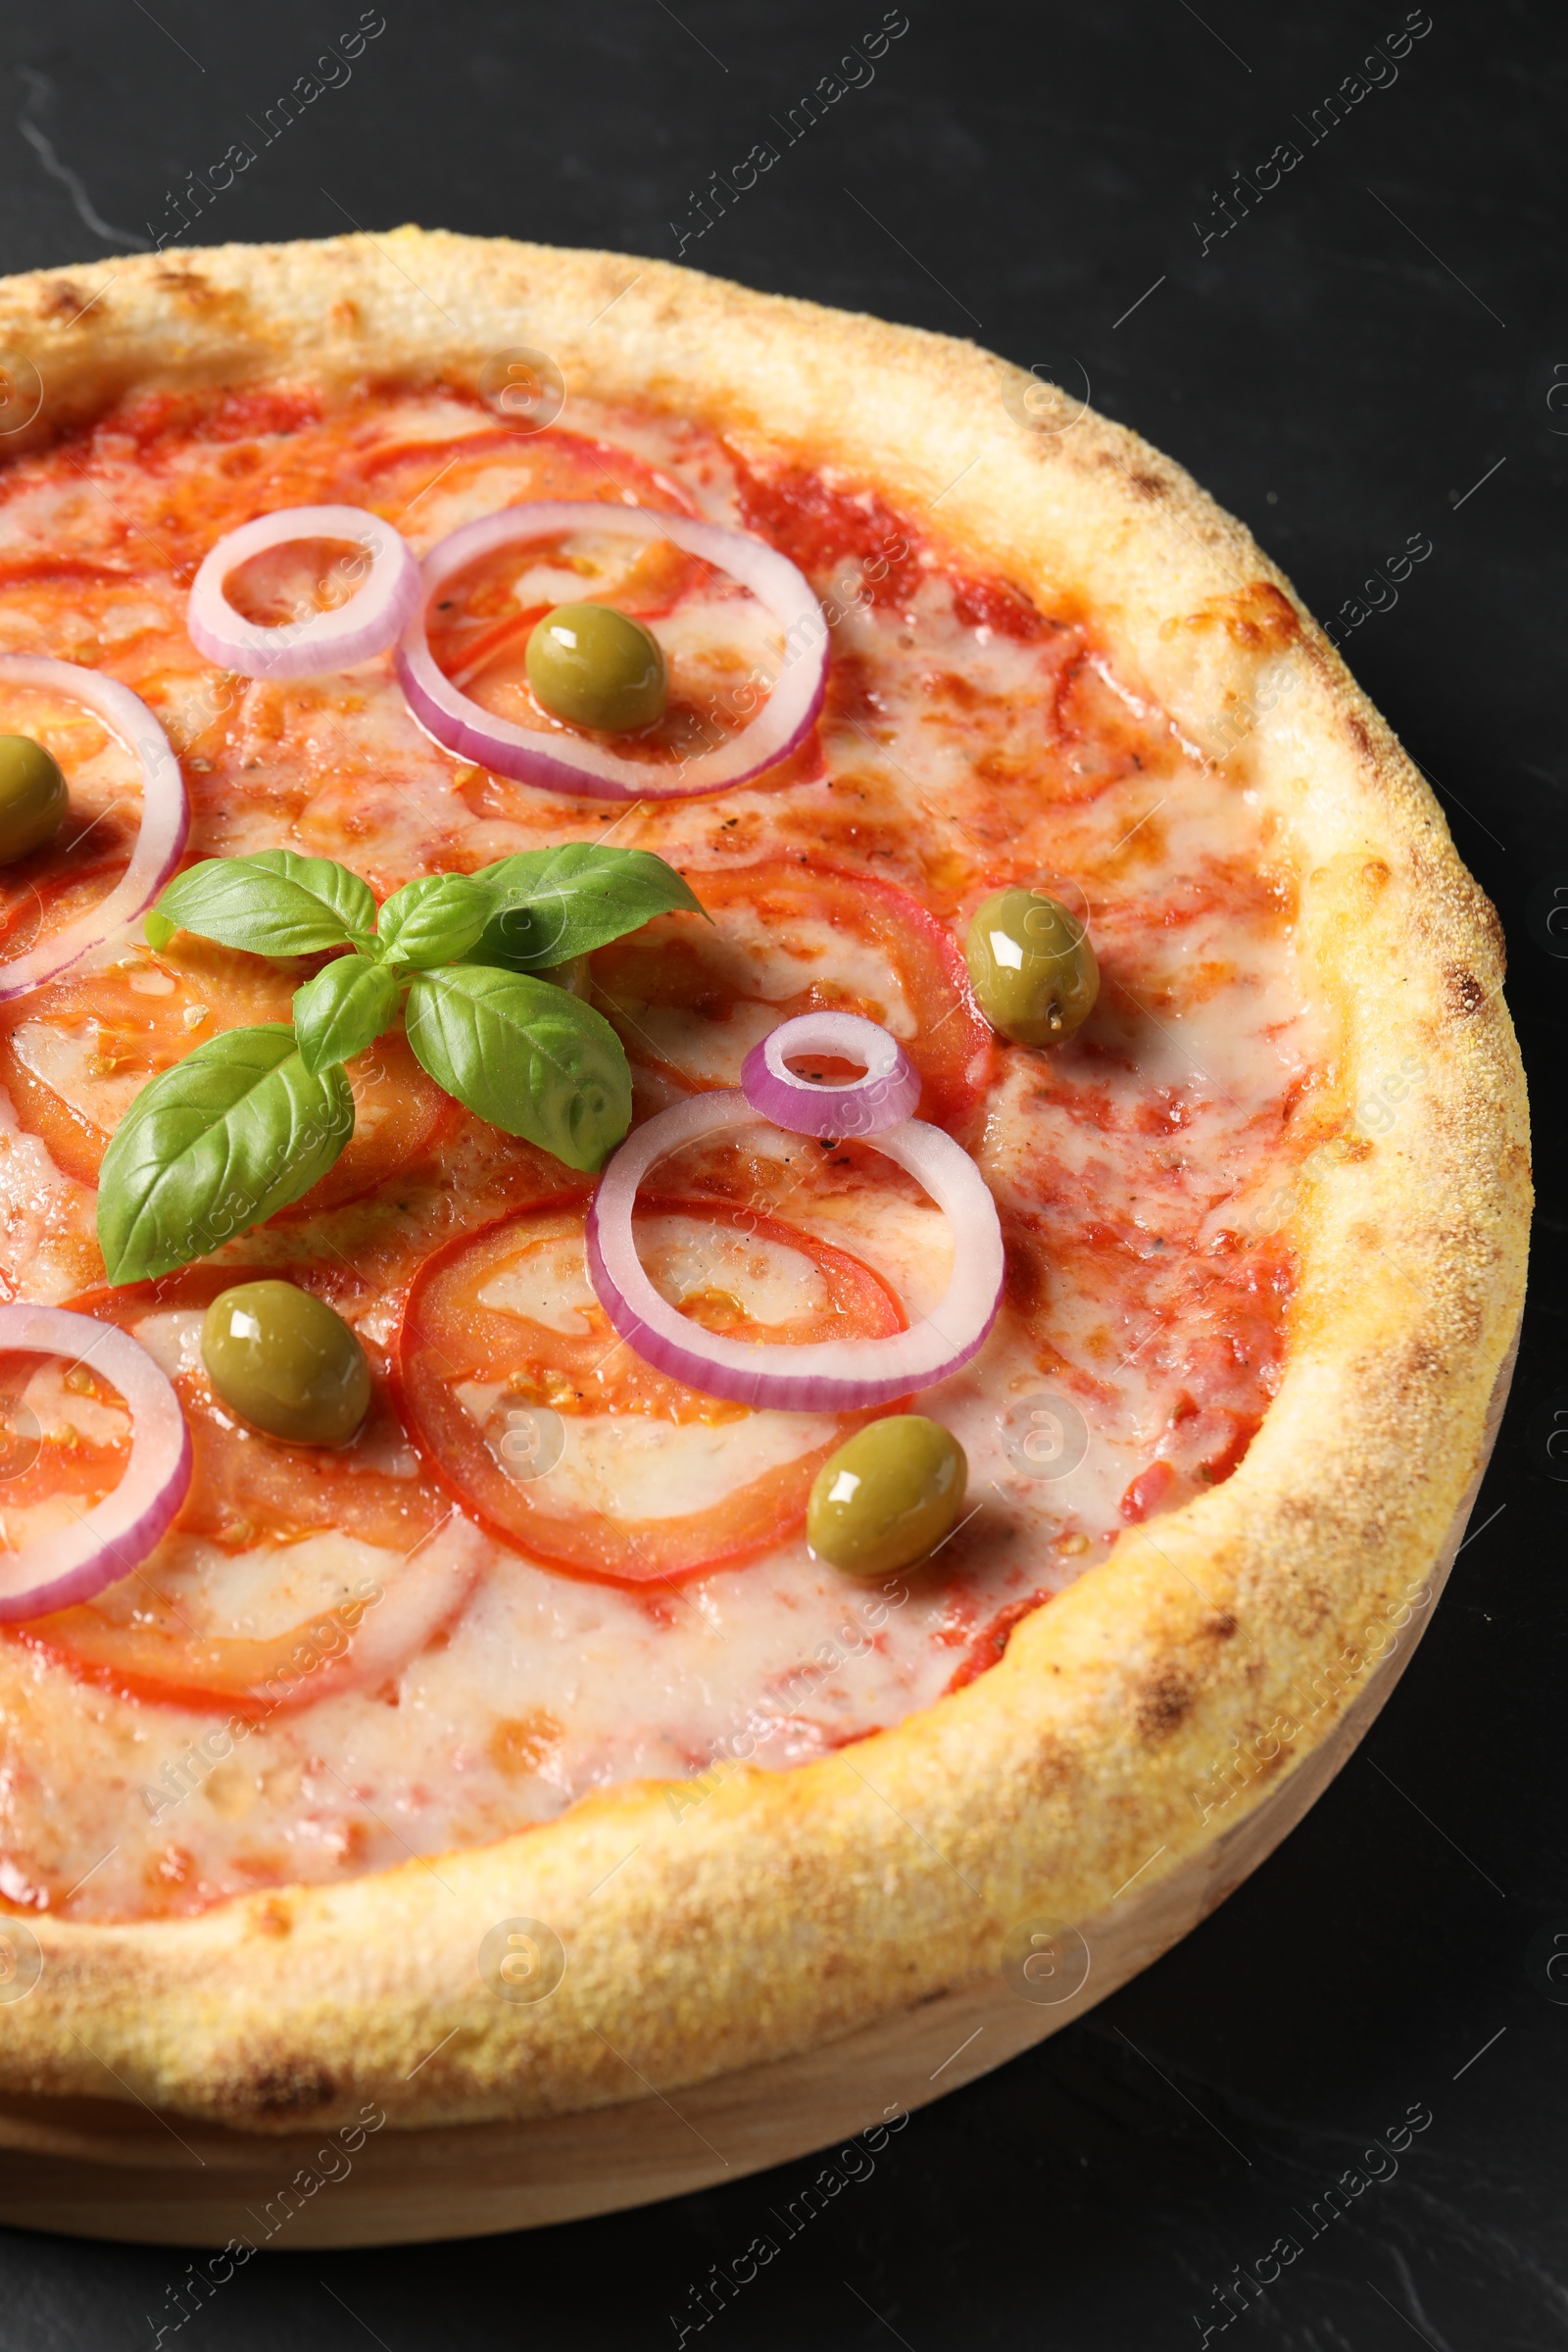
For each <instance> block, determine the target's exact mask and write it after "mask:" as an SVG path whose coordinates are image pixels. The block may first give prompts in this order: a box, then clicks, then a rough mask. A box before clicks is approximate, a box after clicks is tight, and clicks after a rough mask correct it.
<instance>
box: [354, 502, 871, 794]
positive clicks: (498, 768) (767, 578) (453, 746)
mask: <svg viewBox="0 0 1568 2352" xmlns="http://www.w3.org/2000/svg"><path fill="white" fill-rule="evenodd" d="M577 530H602V531H617V530H618V531H624V532H625V533H626V535H627V536H628V537H629V538H633V539H643V540H653V539H667V540H668V541H669V542H670V544H671V545H672V546H674V547H678V548H681V549H683V550H684V551H685V553H686V554H688V555H693V556H701V557H702V558H703V560H704V562H705V563H709V564H714V565H716V566H717V568H718V569H719V570H720V571H727V572H728V573H729V574H730V576H731V578H733V579H737V580H739V581H740V583H741V585H742V586H743V587H745V588H749V589H750V590H751V592H752V594H753V595H754V596H755V597H756V598H757V600H758V602H759V604H760V605H762V606H763V607H764V608H765V609H766V611H767V612H768V613H771V614H772V616H773V618H774V619H775V620H776V621H777V622H778V623H779V625H780V627H781V628H782V629H783V631H784V664H783V667H782V668H781V670H780V672H779V675H778V677H777V679H776V681H775V682H774V685H773V688H772V691H771V693H770V694H769V695H768V698H767V701H766V702H765V703H764V704H763V706H762V709H761V711H760V712H759V713H758V714H757V716H756V717H755V718H752V719H749V720H748V722H747V724H746V725H745V726H744V727H742V728H741V729H740V731H739V733H738V734H735V735H733V736H731V737H730V739H729V741H728V742H727V743H722V744H719V745H718V746H716V747H715V749H713V750H712V751H710V752H705V753H703V754H702V755H701V756H700V757H699V758H698V759H696V760H690V761H686V762H683V763H682V765H681V768H680V769H679V770H678V771H676V772H678V773H679V775H680V778H681V780H680V782H679V783H676V784H662V783H661V782H660V780H659V779H660V776H661V774H662V773H663V772H665V771H662V770H661V769H660V768H658V767H656V766H654V765H652V764H643V763H640V762H639V761H637V760H623V759H621V758H620V757H619V755H618V754H616V753H614V752H609V751H606V750H605V749H604V748H603V746H602V745H600V744H597V743H593V742H590V741H588V740H587V739H586V738H579V737H572V736H569V735H562V734H559V733H556V732H554V731H547V730H546V729H545V728H544V727H525V726H520V725H518V724H517V723H516V722H515V720H513V719H507V718H496V717H494V716H493V715H492V714H491V712H489V711H486V710H485V709H484V708H483V707H482V705H480V704H478V703H476V702H473V701H472V700H470V698H469V697H468V696H467V695H466V694H463V693H460V691H459V690H458V688H457V687H456V686H454V685H453V683H452V681H451V679H450V678H448V677H447V676H446V675H445V674H444V672H443V671H442V670H441V669H440V668H438V666H437V664H436V661H435V657H434V655H433V654H432V653H431V651H430V644H429V639H428V637H427V636H426V634H425V625H424V615H425V612H426V611H427V609H428V607H429V602H430V599H431V597H432V596H434V594H435V593H436V591H437V589H439V588H441V587H442V586H444V585H445V583H446V582H447V581H448V580H449V579H450V578H451V577H452V575H453V573H454V572H457V571H461V570H462V569H463V568H464V566H465V565H466V564H471V563H473V562H475V561H476V559H477V558H478V557H480V556H486V555H492V554H494V552H495V551H496V549H497V548H501V547H508V546H510V545H511V544H512V543H513V542H514V541H515V540H519V539H542V538H544V537H546V536H547V535H548V534H551V533H554V532H559V531H577ZM827 656H828V627H827V621H826V619H825V618H824V617H823V613H822V608H821V606H820V605H819V604H818V603H817V600H816V597H815V596H814V594H813V593H812V590H811V586H810V583H809V581H808V579H807V578H806V575H805V573H804V572H802V571H800V570H798V569H797V567H796V566H795V564H792V563H791V562H790V560H789V558H788V557H787V556H781V555H780V554H779V553H778V550H777V549H776V548H772V547H769V546H767V545H766V543H765V542H764V541H763V540H760V539H753V538H751V537H749V536H748V535H747V534H746V533H745V532H743V531H729V530H724V529H723V528H721V526H720V525H719V524H718V523H716V522H699V521H696V520H694V519H693V518H692V517H691V516H689V515H666V514H662V513H660V512H659V511H658V510H656V509H654V508H652V507H618V506H610V505H603V504H596V503H595V502H594V501H593V500H591V499H538V500H533V501H530V502H527V503H525V504H523V505H521V506H515V507H504V508H502V510H501V511H500V513H499V514H495V515H481V516H480V517H479V519H478V520H477V521H476V522H466V523H464V524H463V525H462V527H461V528H460V529H458V530H455V531H452V532H450V533H449V534H448V536H447V537H446V538H445V539H439V540H437V542H436V544H435V546H434V547H432V548H431V550H430V552H429V554H428V555H427V556H426V557H425V559H424V565H423V595H422V598H421V601H420V604H419V608H418V610H417V612H416V613H415V614H414V616H413V618H412V619H411V620H410V622H409V625H408V627H407V629H406V630H405V631H404V635H403V642H402V644H401V645H400V646H399V647H398V652H397V672H398V679H399V682H400V684H401V685H402V688H403V691H404V694H405V695H406V696H407V698H408V704H409V708H410V710H411V711H413V713H414V715H415V717H416V718H417V720H418V722H419V724H420V726H421V727H423V729H424V731H425V733H426V734H427V735H429V736H431V737H432V738H433V739H434V740H435V742H437V743H438V744H440V746H441V748H442V750H443V751H448V752H452V753H455V754H456V755H457V757H458V758H459V759H462V760H476V761H477V762H478V763H479V765H480V766H482V767H488V768H489V769H491V770H492V772H493V773H494V774H496V775H498V776H510V777H512V778H513V780H514V781H515V782H516V783H519V784H537V785H539V786H541V787H543V788H544V789H545V790H546V791H550V792H562V793H570V794H573V795H575V796H576V797H578V798H579V799H580V798H587V799H590V800H602V801H684V800H693V799H696V798H697V797H698V796H699V795H701V794H703V793H708V792H719V791H722V790H723V789H724V788H725V787H726V786H730V785H735V784H746V783H750V781H751V780H752V778H753V777H754V776H760V775H761V774H762V772H763V771H764V769H766V768H769V767H775V766H777V764H778V762H779V761H780V760H786V759H788V757H789V755H790V753H791V752H793V751H794V750H795V748H796V746H797V745H798V744H799V743H800V742H801V741H802V739H803V738H804V737H805V736H806V735H807V734H809V731H810V729H811V726H812V725H813V723H814V721H815V718H816V714H817V712H818V711H819V710H820V709H821V707H822V696H823V692H824V690H825V687H826V681H827Z"/></svg>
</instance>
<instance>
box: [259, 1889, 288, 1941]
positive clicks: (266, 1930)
mask: <svg viewBox="0 0 1568 2352" xmlns="http://www.w3.org/2000/svg"><path fill="white" fill-rule="evenodd" d="M253 1918H254V1922H255V1926H256V1929H257V1931H258V1933H259V1934H260V1935H263V1936H292V1935H293V1933H294V1914H293V1912H292V1911H291V1910H290V1908H289V1906H288V1904H287V1903H286V1902H284V1900H283V1898H282V1896H281V1895H276V1894H270V1895H269V1896H268V1898H267V1900H266V1901H265V1902H264V1903H259V1904H258V1905H257V1907H256V1910H255V1913H254V1914H253Z"/></svg>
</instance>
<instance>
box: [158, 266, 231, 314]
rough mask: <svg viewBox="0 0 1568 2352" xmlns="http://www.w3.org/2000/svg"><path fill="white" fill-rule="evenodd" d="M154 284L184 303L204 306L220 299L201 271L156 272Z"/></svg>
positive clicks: (186, 269) (174, 270) (175, 270)
mask: <svg viewBox="0 0 1568 2352" xmlns="http://www.w3.org/2000/svg"><path fill="white" fill-rule="evenodd" d="M153 283H154V285H155V286H161V287H162V289H163V291H164V292H165V293H166V294H177V295H178V296H179V298H180V300H181V301H182V302H189V303H192V304H196V305H203V306H204V305H206V304H207V303H210V302H216V301H218V300H219V299H220V297H219V296H218V295H217V294H215V292H214V290H213V288H212V286H211V285H210V284H209V283H208V281H207V279H206V278H205V277H203V275H202V273H201V271H200V270H191V269H189V268H185V269H173V270H154V271H153Z"/></svg>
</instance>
